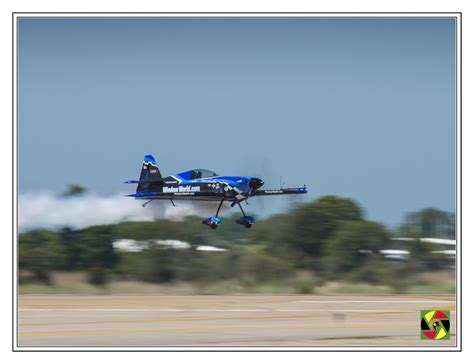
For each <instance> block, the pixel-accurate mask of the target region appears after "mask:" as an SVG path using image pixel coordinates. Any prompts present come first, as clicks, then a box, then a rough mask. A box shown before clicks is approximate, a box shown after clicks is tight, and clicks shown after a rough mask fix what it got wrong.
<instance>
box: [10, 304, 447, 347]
mask: <svg viewBox="0 0 474 364" xmlns="http://www.w3.org/2000/svg"><path fill="white" fill-rule="evenodd" d="M428 309H444V310H450V311H451V339H450V340H449V341H431V340H429V341H428V340H420V310H428ZM455 321H456V311H455V297H454V296H452V295H442V296H441V295H440V296H434V295H416V296H415V295H374V296H363V295H345V296H316V295H227V296H220V295H207V296H164V295H163V296H161V295H122V296H118V295H113V296H112V295H95V296H86V295H20V297H19V308H18V344H19V346H25V347H26V346H120V347H122V346H161V347H168V346H216V347H217V346H334V345H336V346H339V345H342V346H392V345H393V346H424V345H433V346H446V345H447V346H454V345H455V344H456V322H455Z"/></svg>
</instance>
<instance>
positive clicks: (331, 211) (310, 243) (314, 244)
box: [280, 196, 362, 257]
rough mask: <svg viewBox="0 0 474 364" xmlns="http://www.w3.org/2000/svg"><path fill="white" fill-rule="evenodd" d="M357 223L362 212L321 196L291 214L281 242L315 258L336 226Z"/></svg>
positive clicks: (348, 202) (343, 201) (347, 201)
mask: <svg viewBox="0 0 474 364" xmlns="http://www.w3.org/2000/svg"><path fill="white" fill-rule="evenodd" d="M361 219H362V210H361V208H360V207H359V205H358V204H357V203H355V202H354V201H353V200H351V199H349V198H343V197H338V196H323V197H321V198H319V199H317V200H316V201H313V202H311V203H308V204H305V205H302V206H301V207H299V208H297V209H296V210H295V211H294V212H293V217H292V218H291V222H292V223H291V224H290V225H289V229H288V230H287V231H286V233H285V234H283V235H282V238H283V239H284V240H286V243H287V244H289V245H291V246H292V247H293V248H295V249H297V250H299V251H300V252H302V253H304V254H306V255H309V256H313V257H315V256H316V257H317V256H320V255H321V253H322V251H323V247H324V243H325V241H326V240H327V239H329V238H330V237H331V235H332V234H333V232H334V231H335V229H336V227H337V226H338V224H339V222H341V221H359V220H361ZM280 240H281V239H280Z"/></svg>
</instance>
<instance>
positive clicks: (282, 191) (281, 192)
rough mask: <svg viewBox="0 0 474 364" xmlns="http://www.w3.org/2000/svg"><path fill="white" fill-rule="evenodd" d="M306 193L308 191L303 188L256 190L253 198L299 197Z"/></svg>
mask: <svg viewBox="0 0 474 364" xmlns="http://www.w3.org/2000/svg"><path fill="white" fill-rule="evenodd" d="M307 192H308V190H307V189H306V186H305V187H297V188H280V189H279V190H257V191H255V192H254V196H274V195H299V194H303V193H307Z"/></svg>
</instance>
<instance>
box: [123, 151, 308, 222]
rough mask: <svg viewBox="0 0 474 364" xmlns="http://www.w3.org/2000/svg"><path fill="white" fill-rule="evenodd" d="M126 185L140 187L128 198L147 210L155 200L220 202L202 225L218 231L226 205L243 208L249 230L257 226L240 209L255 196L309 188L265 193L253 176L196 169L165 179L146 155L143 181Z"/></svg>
mask: <svg viewBox="0 0 474 364" xmlns="http://www.w3.org/2000/svg"><path fill="white" fill-rule="evenodd" d="M125 183H137V184H138V186H137V191H136V193H133V194H131V195H127V196H128V197H135V198H136V199H141V200H147V202H145V203H144V204H143V207H145V206H146V204H148V203H149V202H151V201H153V200H170V201H171V203H172V204H173V206H175V204H174V200H198V201H219V202H220V203H219V207H218V208H217V212H216V215H215V216H211V217H210V218H208V219H206V220H204V221H203V222H202V223H203V224H204V225H207V226H209V227H211V228H212V229H216V228H217V227H218V226H219V224H220V223H221V219H220V218H219V217H218V215H219V211H220V209H221V206H222V204H223V203H224V201H229V202H231V205H230V206H231V207H234V206H235V205H239V207H240V210H241V211H242V214H243V216H242V217H241V218H240V219H238V220H236V222H237V224H240V225H243V226H245V227H246V228H250V227H252V225H253V223H254V222H255V220H254V218H253V217H252V216H247V215H245V212H244V210H243V208H242V206H241V205H240V203H241V202H243V201H247V200H248V199H249V198H251V197H255V196H274V195H289V194H302V193H307V192H308V191H307V189H306V186H304V187H300V188H281V187H280V189H278V190H261V189H260V187H262V186H263V181H262V180H261V179H260V178H255V177H249V176H221V175H219V174H217V173H215V172H212V171H209V170H207V169H193V170H190V171H186V172H182V173H178V174H174V175H171V176H168V177H162V175H161V172H160V169H159V168H158V165H157V163H156V161H155V158H153V156H152V155H146V156H145V159H144V160H143V166H142V170H141V173H140V179H139V180H130V181H126V182H125Z"/></svg>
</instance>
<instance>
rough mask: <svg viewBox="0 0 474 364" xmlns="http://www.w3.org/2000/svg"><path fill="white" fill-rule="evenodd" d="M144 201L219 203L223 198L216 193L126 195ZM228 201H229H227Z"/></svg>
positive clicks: (146, 193) (140, 193)
mask: <svg viewBox="0 0 474 364" xmlns="http://www.w3.org/2000/svg"><path fill="white" fill-rule="evenodd" d="M127 197H135V198H136V199H144V200H170V199H173V200H200V201H219V200H222V198H223V197H224V196H223V195H222V194H221V193H218V192H217V191H216V192H214V191H191V192H137V193H132V194H130V195H127ZM229 200H230V199H229Z"/></svg>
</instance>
